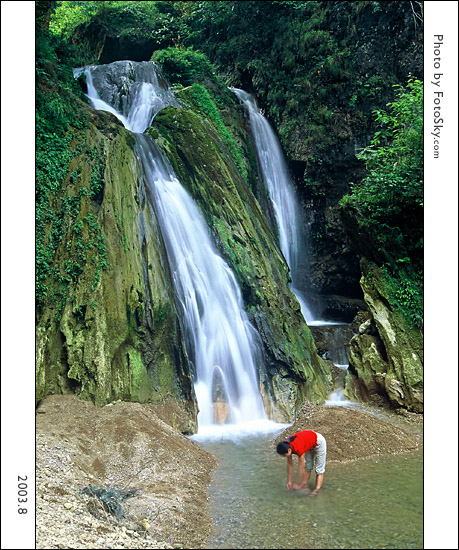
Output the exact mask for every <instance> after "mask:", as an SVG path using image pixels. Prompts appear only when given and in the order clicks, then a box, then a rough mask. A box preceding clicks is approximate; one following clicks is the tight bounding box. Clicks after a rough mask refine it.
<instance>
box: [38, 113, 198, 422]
mask: <svg viewBox="0 0 459 550" xmlns="http://www.w3.org/2000/svg"><path fill="white" fill-rule="evenodd" d="M88 116H89V124H88V127H87V129H85V130H83V131H82V132H81V133H80V135H79V141H75V143H74V154H73V158H72V161H71V163H70V166H69V174H68V175H67V177H66V180H65V182H64V184H63V185H62V192H61V193H60V194H59V195H56V197H54V198H53V199H52V201H51V202H52V203H53V205H54V206H55V208H56V209H57V208H58V205H59V204H61V202H62V201H65V200H66V198H67V197H69V196H74V197H80V198H81V200H79V201H75V202H74V203H72V204H73V207H74V211H73V212H72V213H71V217H70V213H67V214H66V215H67V216H69V220H70V219H71V222H69V223H68V224H67V225H66V227H67V232H66V234H64V235H63V236H62V239H61V242H60V244H59V246H58V248H57V250H56V252H55V256H54V270H57V271H59V270H62V267H61V266H66V265H70V266H73V268H72V269H73V271H70V273H69V276H68V277H64V274H62V275H61V277H60V279H59V278H56V277H54V279H49V280H48V281H47V284H48V287H47V292H48V298H47V300H46V301H45V305H44V307H43V308H42V310H41V311H40V314H39V316H38V319H37V362H36V369H37V372H36V379H37V390H36V397H37V401H38V400H40V399H42V398H43V397H45V396H46V395H49V394H53V393H64V394H65V393H75V394H76V395H78V396H80V397H81V398H83V399H90V400H93V401H94V403H95V404H96V405H104V404H106V403H109V402H111V401H115V400H118V399H121V400H125V401H138V402H149V401H150V402H151V401H157V400H162V399H164V398H172V399H175V400H176V401H178V402H180V403H181V407H182V408H183V409H184V410H186V411H187V412H188V415H189V423H188V431H190V432H193V431H195V429H196V418H197V406H196V400H195V396H194V390H193V384H192V380H191V375H190V368H189V364H188V358H187V355H186V351H185V347H184V342H183V338H182V335H181V332H180V328H179V324H178V320H177V313H176V310H175V305H174V294H173V290H172V285H171V281H170V277H169V272H168V268H167V258H166V253H165V249H164V246H163V243H162V239H161V235H160V232H159V230H158V224H157V221H156V219H155V217H154V213H153V212H151V211H150V209H149V208H148V207H147V206H146V203H145V201H144V200H142V196H141V194H140V192H139V167H138V163H137V159H136V156H135V153H134V139H133V136H132V134H131V133H130V132H128V131H127V130H125V129H124V128H123V127H122V125H121V124H120V123H119V122H118V121H117V119H116V118H115V117H114V116H113V115H111V114H109V113H105V112H92V111H89V115H88ZM94 150H96V151H98V152H99V155H100V156H99V158H98V163H99V166H101V167H102V169H101V170H100V171H99V172H97V174H98V177H99V181H98V185H97V187H96V188H97V194H95V193H92V194H91V193H89V192H87V190H88V189H90V186H91V177H92V174H93V172H94V171H93V170H91V169H90V168H91V166H92V164H91V162H90V159H88V151H94ZM72 174H73V175H75V174H77V175H78V177H75V176H74V177H72ZM93 184H94V177H93ZM51 229H52V228H50V231H51ZM92 241H94V243H95V244H94V246H89V244H90V243H91V242H92ZM75 257H77V258H80V259H79V264H77V265H78V266H79V269H78V271H76V268H75V263H72V262H74V261H75ZM72 274H74V275H75V276H74V277H73V278H72ZM59 280H64V281H65V283H66V286H65V288H66V292H65V293H61V294H58V293H57V292H56V289H55V288H54V287H55V286H56V285H57V284H58V283H57V282H56V281H59ZM56 296H60V301H59V302H56V300H55V299H53V297H54V298H55V297H56Z"/></svg>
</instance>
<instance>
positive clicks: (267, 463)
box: [198, 425, 423, 549]
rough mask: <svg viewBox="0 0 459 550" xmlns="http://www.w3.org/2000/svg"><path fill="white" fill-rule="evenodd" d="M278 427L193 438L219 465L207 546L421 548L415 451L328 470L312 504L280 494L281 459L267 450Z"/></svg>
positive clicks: (419, 464)
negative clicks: (270, 429) (212, 524)
mask: <svg viewBox="0 0 459 550" xmlns="http://www.w3.org/2000/svg"><path fill="white" fill-rule="evenodd" d="M280 426H281V427H280V429H278V430H277V431H275V432H271V433H269V434H267V433H264V434H258V435H254V436H250V437H249V436H247V435H245V436H244V435H243V436H234V437H232V438H229V437H228V436H227V435H225V437H224V438H221V439H220V440H218V438H216V437H213V438H206V437H201V438H198V442H199V444H200V445H202V447H203V448H205V449H206V450H207V451H209V452H210V453H212V454H213V455H214V456H215V457H216V458H217V460H218V466H217V468H216V470H215V471H214V476H213V483H212V485H211V487H210V506H209V509H210V514H211V516H212V519H213V522H214V531H213V533H212V535H211V537H210V538H209V540H208V543H207V548H298V549H300V548H324V549H325V548H374V549H376V548H400V549H402V548H423V475H422V455H421V453H414V454H408V455H402V456H387V457H383V458H379V459H372V460H364V461H360V462H358V463H349V464H344V465H343V464H333V463H332V464H327V470H326V474H325V478H324V485H323V488H322V491H321V493H319V495H318V496H317V497H314V498H313V497H309V496H307V495H304V494H302V493H299V492H296V491H288V490H287V489H286V488H285V483H286V461H285V459H283V457H281V456H279V455H278V454H277V453H276V451H275V448H274V447H273V445H272V441H273V440H274V439H275V438H276V436H277V435H278V434H279V433H280V432H281V431H282V430H283V429H284V428H285V425H280ZM295 472H296V463H295V464H294V475H295ZM314 479H315V476H314V473H313V474H312V475H311V480H310V485H312V484H313V482H314Z"/></svg>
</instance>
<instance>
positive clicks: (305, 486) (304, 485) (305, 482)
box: [300, 470, 311, 494]
mask: <svg viewBox="0 0 459 550" xmlns="http://www.w3.org/2000/svg"><path fill="white" fill-rule="evenodd" d="M310 477H311V470H305V471H304V476H303V482H302V483H301V486H300V491H301V492H302V493H306V494H308V493H309V492H310V490H309V487H308V482H309V478H310Z"/></svg>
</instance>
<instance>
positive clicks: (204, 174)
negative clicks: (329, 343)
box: [149, 107, 331, 420]
mask: <svg viewBox="0 0 459 550" xmlns="http://www.w3.org/2000/svg"><path fill="white" fill-rule="evenodd" d="M236 112H239V111H238V110H236ZM149 134H150V135H151V137H153V138H154V139H155V140H156V141H157V143H158V144H159V145H160V146H161V148H162V149H163V150H164V152H165V153H166V155H167V157H168V159H169V161H170V162H171V165H172V167H173V169H174V171H175V173H176V175H177V177H178V178H179V180H180V181H181V183H182V184H183V185H184V186H185V187H186V188H187V190H188V191H189V192H190V194H191V195H192V196H193V198H194V199H195V200H196V202H197V204H198V205H199V207H200V209H201V211H202V213H203V216H204V218H205V220H206V222H207V224H208V226H209V231H210V232H211V233H212V235H213V237H214V239H215V241H216V243H217V246H218V247H219V250H220V252H221V253H222V255H223V256H224V257H225V259H226V260H227V261H228V263H229V265H230V267H231V268H232V269H233V271H234V273H235V276H236V278H237V280H238V282H239V285H240V287H241V290H242V294H243V299H244V302H245V306H246V309H247V312H248V315H249V318H250V319H251V321H252V323H253V324H254V325H255V326H256V328H257V329H258V332H259V333H260V336H261V338H262V340H263V344H264V346H263V347H264V356H265V357H264V363H265V365H266V371H263V372H260V373H259V375H260V383H261V386H262V394H263V396H264V398H265V403H266V404H267V405H266V406H267V408H270V409H271V410H270V411H269V412H270V413H271V416H272V417H274V418H276V419H283V420H286V419H287V420H291V419H292V418H293V417H294V415H295V412H296V410H297V409H298V407H299V406H300V405H301V404H302V403H303V401H304V400H305V399H306V398H307V399H310V400H311V401H314V402H323V401H324V400H325V398H326V397H327V395H328V393H329V391H330V384H331V373H330V370H329V367H328V365H326V364H325V362H324V361H322V360H321V359H320V358H319V356H318V355H317V351H316V348H315V344H314V340H313V338H312V335H311V332H310V330H309V328H308V326H307V325H306V323H305V321H304V318H303V316H302V314H301V310H300V306H299V304H298V301H297V300H296V298H295V296H294V294H293V293H292V292H291V290H290V288H289V286H288V283H289V272H288V267H287V264H286V262H285V260H284V258H283V256H282V254H281V252H280V250H279V247H278V244H277V242H276V239H275V237H274V235H273V233H272V232H271V230H270V228H269V226H268V223H267V221H266V217H265V216H264V214H263V213H262V211H261V208H260V206H259V203H258V202H257V201H256V199H255V197H254V195H253V193H252V192H251V190H250V188H249V186H248V185H247V182H246V181H245V180H244V178H243V177H242V176H241V175H240V173H239V172H238V170H237V167H236V163H235V162H233V157H232V155H231V153H230V152H229V151H228V149H227V148H226V146H225V140H224V137H223V136H222V135H221V133H220V132H219V129H218V128H216V127H215V125H214V124H213V121H212V120H210V119H209V118H207V117H206V116H204V115H203V113H202V112H199V114H197V113H195V112H193V111H192V110H190V109H183V108H182V109H178V108H175V107H168V108H166V109H164V110H163V111H161V112H160V113H159V114H158V115H157V116H156V118H155V120H154V123H153V127H152V128H151V129H150V130H149Z"/></svg>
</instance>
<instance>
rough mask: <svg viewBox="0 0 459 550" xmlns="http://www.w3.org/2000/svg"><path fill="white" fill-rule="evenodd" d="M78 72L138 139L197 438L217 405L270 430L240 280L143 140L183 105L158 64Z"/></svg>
mask: <svg viewBox="0 0 459 550" xmlns="http://www.w3.org/2000/svg"><path fill="white" fill-rule="evenodd" d="M81 72H84V73H85V75H86V82H87V86H88V97H89V99H90V100H91V103H92V105H93V107H94V108H95V109H102V110H107V111H110V112H112V113H114V114H115V115H116V116H117V117H118V118H119V119H120V120H121V121H122V123H123V124H124V125H125V127H126V128H127V129H129V130H131V131H132V132H134V135H135V138H136V144H137V147H136V148H137V154H138V159H139V164H140V166H141V172H142V174H143V180H144V185H145V188H146V190H147V193H146V196H147V198H148V199H149V201H150V206H151V208H153V209H154V211H155V212H156V215H157V217H158V220H159V223H160V227H161V232H162V235H163V239H164V242H165V245H166V249H167V254H168V260H169V264H170V269H171V272H172V277H173V281H174V285H175V292H176V298H177V303H178V305H179V307H180V310H181V312H182V315H183V320H184V325H185V327H186V332H187V335H186V341H187V348H188V349H187V351H188V354H189V357H190V359H191V361H192V364H193V365H194V369H195V376H196V380H195V391H196V396H197V400H198V405H199V409H200V412H199V415H198V426H199V433H201V432H202V430H203V429H205V428H206V427H207V428H211V427H212V426H213V425H215V421H216V419H215V416H214V414H215V407H214V403H215V402H216V401H220V403H221V410H220V415H223V419H222V418H220V419H219V422H223V423H225V424H226V425H234V424H237V425H239V424H241V423H243V422H245V423H247V422H248V423H249V425H252V427H254V426H259V425H260V422H261V426H265V427H266V426H267V425H268V426H269V425H270V424H271V423H270V422H269V421H267V419H266V413H265V409H264V406H263V402H262V399H261V395H260V391H259V386H258V380H257V372H258V370H257V362H258V361H261V354H260V342H261V340H260V337H259V335H258V333H257V332H256V330H255V329H254V328H253V327H252V325H251V324H250V322H249V320H248V318H247V315H246V313H245V311H244V309H243V304H242V297H241V293H240V289H239V287H238V285H237V282H236V280H235V277H234V275H233V273H232V271H231V269H230V268H229V266H228V265H227V263H226V262H225V261H224V260H223V259H222V258H221V257H220V256H219V254H218V253H217V251H216V248H215V246H214V244H213V242H212V240H211V238H210V235H209V231H208V228H207V226H206V224H205V222H204V219H203V217H202V215H201V214H200V212H199V210H198V208H197V206H196V205H195V203H194V201H193V200H192V198H191V196H190V195H189V194H188V193H187V191H186V190H185V189H184V188H183V186H182V185H181V184H180V182H179V181H178V179H177V177H176V176H175V174H174V172H173V170H172V168H171V166H170V164H169V163H168V161H167V160H166V158H165V157H164V156H163V155H162V153H161V151H160V149H159V148H158V146H157V145H156V143H155V142H154V141H153V140H152V139H151V138H150V137H149V136H146V135H143V134H141V133H140V132H144V131H145V129H147V128H148V127H149V126H150V125H151V122H152V120H153V117H154V116H155V115H156V113H157V112H158V111H159V110H160V109H162V108H164V107H166V106H167V105H178V103H177V101H176V99H175V97H174V95H173V93H172V91H171V90H170V89H168V88H165V87H164V85H161V84H160V80H159V78H158V75H157V72H156V69H155V66H154V64H153V63H147V62H142V63H134V62H131V61H120V62H116V63H112V64H110V65H105V66H104V65H102V66H91V67H84V68H82V69H77V70H76V71H75V76H76V77H77V76H78V75H79V74H81ZM96 82H97V84H96ZM96 86H97V89H96ZM277 426H279V425H277Z"/></svg>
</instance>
